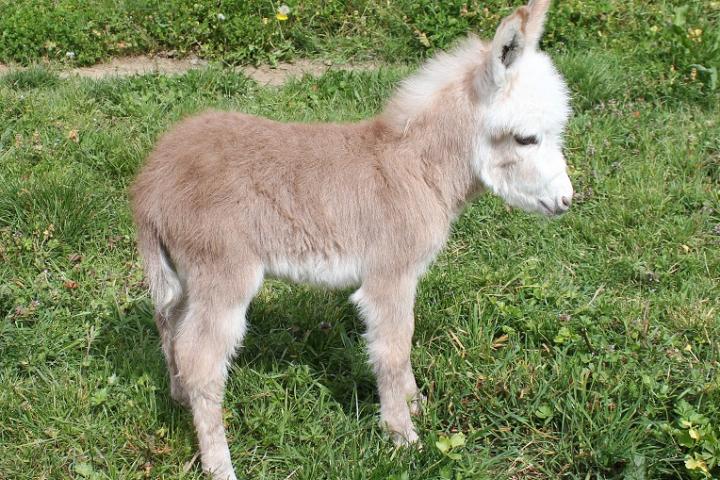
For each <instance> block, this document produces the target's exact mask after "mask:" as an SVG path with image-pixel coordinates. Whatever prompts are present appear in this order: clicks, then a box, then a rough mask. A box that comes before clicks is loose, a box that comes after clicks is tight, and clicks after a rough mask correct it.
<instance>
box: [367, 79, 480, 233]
mask: <svg viewBox="0 0 720 480" xmlns="http://www.w3.org/2000/svg"><path fill="white" fill-rule="evenodd" d="M460 88H461V86H458V89H460ZM453 90H454V89H453ZM453 90H450V91H448V92H444V94H443V95H441V96H439V97H437V98H435V99H434V100H433V103H432V104H430V105H428V106H427V107H426V108H424V109H423V110H422V111H421V114H420V115H418V116H417V117H415V118H411V119H408V120H407V121H406V124H405V125H403V126H402V128H399V127H400V125H398V124H397V123H395V124H394V125H393V123H392V114H393V112H392V110H391V109H389V110H386V112H384V113H383V115H382V116H381V117H380V121H381V122H382V121H387V122H388V123H387V124H388V125H389V126H390V128H391V129H394V130H395V134H396V136H397V137H396V138H397V140H396V142H397V143H396V145H395V147H396V149H397V151H399V152H403V153H401V154H400V155H398V158H397V160H398V161H401V162H403V163H405V165H406V166H407V169H408V171H409V172H412V174H413V175H414V176H416V177H419V178H421V179H422V180H423V181H424V183H425V184H427V186H428V187H430V188H431V189H432V191H433V193H434V194H435V196H436V197H437V200H438V203H439V205H440V206H441V207H442V208H443V209H444V210H445V212H446V215H447V216H448V218H450V219H454V218H455V217H456V216H457V215H458V214H459V213H460V211H461V210H462V208H463V207H464V206H465V204H466V203H467V202H468V201H469V200H470V199H472V198H473V197H474V196H475V195H476V194H477V193H478V192H479V191H480V190H481V186H480V184H479V181H478V180H477V176H476V175H475V174H474V172H473V168H472V156H473V148H474V146H473V144H474V136H475V135H476V132H474V131H473V125H474V124H475V122H474V121H473V120H474V119H473V115H474V113H473V112H472V111H471V109H470V106H469V105H468V102H467V100H466V98H464V97H463V95H462V94H461V93H460V92H459V90H458V91H453ZM390 108H392V105H391V107H390Z"/></svg>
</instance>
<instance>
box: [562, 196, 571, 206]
mask: <svg viewBox="0 0 720 480" xmlns="http://www.w3.org/2000/svg"><path fill="white" fill-rule="evenodd" d="M561 201H562V204H563V205H564V206H565V207H567V208H570V204H571V203H572V197H562V199H561Z"/></svg>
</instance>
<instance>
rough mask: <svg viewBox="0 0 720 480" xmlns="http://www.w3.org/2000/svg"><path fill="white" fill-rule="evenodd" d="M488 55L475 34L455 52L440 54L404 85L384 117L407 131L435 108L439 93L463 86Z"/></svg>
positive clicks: (484, 45)
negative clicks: (418, 118)
mask: <svg viewBox="0 0 720 480" xmlns="http://www.w3.org/2000/svg"><path fill="white" fill-rule="evenodd" d="M487 52H488V46H487V45H486V44H485V43H483V42H482V41H481V40H480V39H479V38H477V37H476V36H474V35H471V36H469V37H468V38H466V39H464V40H463V41H462V42H461V43H460V44H458V45H457V46H456V47H455V48H454V49H452V50H451V51H449V52H440V53H438V54H437V55H435V56H434V57H433V58H431V59H429V60H428V61H427V62H425V64H424V65H423V66H422V67H421V68H420V70H419V71H418V72H416V73H415V74H413V75H411V76H410V77H408V78H407V79H405V80H404V81H403V82H402V83H401V84H400V86H399V87H398V89H397V91H396V92H395V93H394V94H393V96H392V97H391V98H390V101H389V102H388V106H387V108H386V109H385V114H384V116H385V117H386V119H387V120H389V121H390V123H391V124H392V125H394V126H396V127H397V128H399V129H405V128H406V126H407V124H408V123H409V122H412V121H413V119H415V118H417V117H418V116H419V115H420V114H421V113H423V112H424V111H425V110H426V109H427V108H429V107H430V106H431V105H432V103H433V101H434V99H435V97H437V94H438V93H439V92H442V91H446V90H449V89H451V88H453V86H458V87H460V86H462V85H463V81H464V80H465V78H466V76H467V75H468V73H469V72H470V71H471V70H474V69H475V68H476V67H478V66H479V65H481V64H482V63H483V61H484V58H485V54H486V53H487Z"/></svg>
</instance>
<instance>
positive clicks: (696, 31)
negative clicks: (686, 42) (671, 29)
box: [687, 28, 703, 43]
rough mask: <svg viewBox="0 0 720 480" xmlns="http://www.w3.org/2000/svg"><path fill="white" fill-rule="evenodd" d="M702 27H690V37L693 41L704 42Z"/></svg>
mask: <svg viewBox="0 0 720 480" xmlns="http://www.w3.org/2000/svg"><path fill="white" fill-rule="evenodd" d="M702 34H703V31H702V28H689V29H688V35H687V36H688V38H689V39H690V40H692V41H693V42H698V43H699V42H702Z"/></svg>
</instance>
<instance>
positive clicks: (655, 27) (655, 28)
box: [650, 25, 660, 33]
mask: <svg viewBox="0 0 720 480" xmlns="http://www.w3.org/2000/svg"><path fill="white" fill-rule="evenodd" d="M658 30H660V27H658V26H657V25H653V26H652V27H650V31H651V32H653V33H657V32H658Z"/></svg>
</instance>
